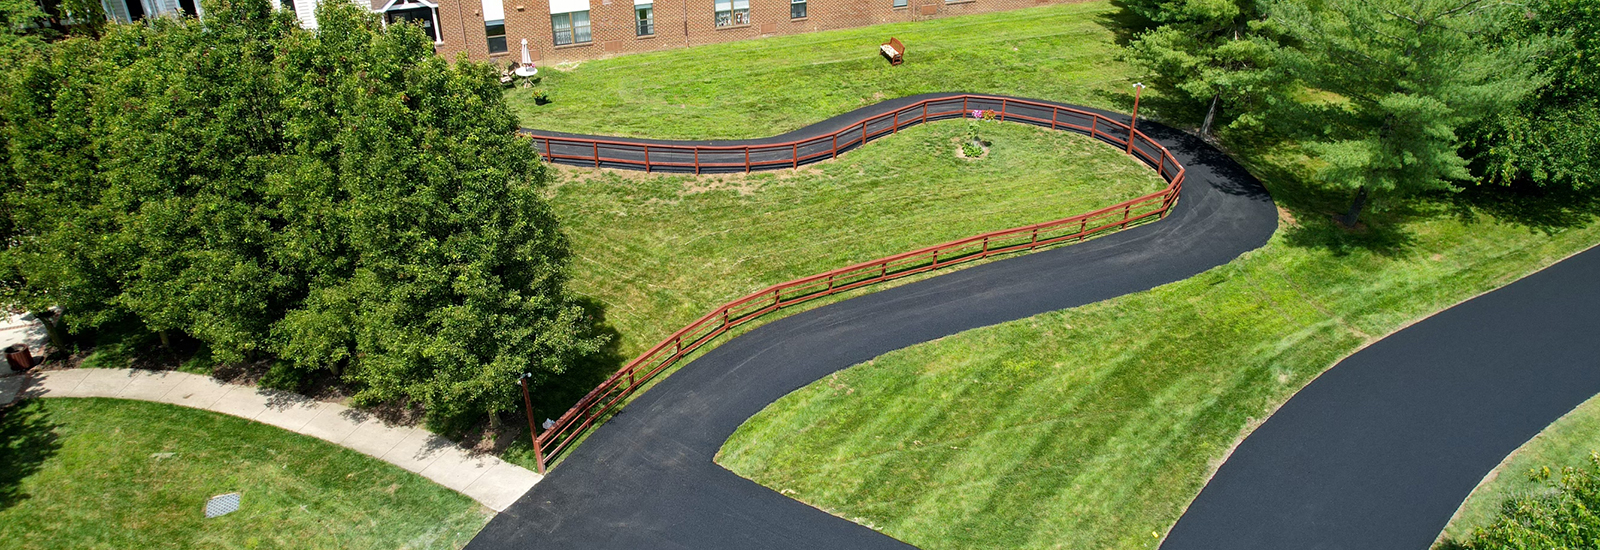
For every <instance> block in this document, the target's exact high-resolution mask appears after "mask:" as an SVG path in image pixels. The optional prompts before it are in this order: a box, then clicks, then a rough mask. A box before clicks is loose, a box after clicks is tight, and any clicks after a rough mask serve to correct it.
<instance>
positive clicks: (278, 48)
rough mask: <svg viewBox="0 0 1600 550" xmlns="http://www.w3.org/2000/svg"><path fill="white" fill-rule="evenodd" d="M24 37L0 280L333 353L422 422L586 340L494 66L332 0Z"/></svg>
mask: <svg viewBox="0 0 1600 550" xmlns="http://www.w3.org/2000/svg"><path fill="white" fill-rule="evenodd" d="M204 9H205V12H206V13H207V14H208V17H207V18H206V20H205V21H204V22H203V23H202V22H199V21H196V20H194V19H192V18H171V17H163V18H152V19H151V20H148V21H146V22H142V23H139V24H132V25H111V26H108V27H107V28H106V30H105V33H104V35H103V36H102V37H100V38H98V39H94V38H88V37H80V38H69V39H66V40H59V41H55V42H53V43H50V44H48V45H47V46H45V47H41V48H39V49H38V51H37V52H36V53H35V54H33V55H30V56H28V57H27V58H26V60H25V61H24V62H22V63H20V64H19V65H18V66H17V67H16V68H14V69H13V70H11V71H9V74H7V75H6V76H7V78H6V79H5V82H4V83H0V101H3V103H0V132H3V134H0V140H3V143H4V145H5V151H6V153H5V154H6V155H7V157H6V158H5V160H6V162H7V170H6V171H5V172H4V175H3V176H0V177H4V178H6V179H5V181H4V183H5V185H6V188H7V191H6V196H5V200H4V205H3V207H4V211H5V214H6V216H5V220H4V223H5V224H6V225H5V226H4V228H5V230H6V231H7V237H8V239H7V243H6V246H5V249H4V250H3V251H0V267H3V268H4V269H5V272H4V273H5V285H6V289H7V298H8V299H9V301H11V302H12V303H13V304H17V305H22V306H25V307H28V308H30V309H34V310H38V309H40V308H43V307H48V306H53V305H59V306H62V307H63V308H64V309H65V310H66V311H67V316H66V320H67V322H68V325H69V326H71V327H72V328H73V329H74V330H90V329H94V328H97V327H102V326H105V325H108V324H111V323H126V322H130V321H131V322H135V323H137V324H138V325H139V326H142V327H144V328H145V329H148V330H150V331H155V332H159V333H161V334H162V335H163V337H164V338H165V337H166V335H168V334H181V335H187V336H189V337H192V338H194V339H196V340H198V341H200V342H203V343H204V345H205V347H206V348H207V349H208V351H209V352H210V353H211V354H212V356H213V357H215V358H216V359H217V360H219V361H224V362H246V361H250V362H264V363H268V364H273V365H275V366H274V367H273V372H272V375H271V379H276V380H280V381H290V382H292V381H294V380H296V379H298V378H300V375H301V374H303V373H307V372H312V371H315V370H318V369H329V370H331V371H334V372H336V373H339V374H340V375H341V376H342V377H343V379H344V380H346V381H347V382H349V383H350V384H351V385H352V386H353V387H354V389H355V390H356V392H355V394H354V397H355V400H356V401H357V402H358V403H366V404H370V403H377V402H390V401H408V402H413V403H418V404H421V405H422V406H423V407H424V408H425V410H426V412H427V415H428V416H427V419H428V420H429V422H430V424H432V425H433V426H434V427H436V428H444V429H451V428H459V427H461V425H462V424H463V423H464V422H470V421H472V420H474V419H476V418H481V416H482V415H483V414H485V413H495V412H500V411H506V410H511V409H514V408H515V407H516V406H517V402H518V401H519V398H518V397H519V396H518V395H517V388H516V380H517V375H518V374H520V373H522V372H532V373H534V375H535V382H538V381H541V380H543V379H545V378H547V377H549V376H551V375H554V374H558V373H560V372H562V371H563V370H564V369H565V368H566V366H567V365H568V364H570V363H571V362H572V361H573V360H574V359H575V358H576V357H578V356H580V355H583V354H586V353H590V352H592V351H594V350H595V349H597V348H598V346H599V344H600V343H601V342H600V338H599V337H596V336H592V335H591V331H590V328H589V323H588V321H587V320H586V316H585V314H584V312H583V311H582V309H581V308H580V307H578V306H577V305H575V303H574V302H573V301H572V300H571V299H569V297H568V296H567V295H566V293H565V291H564V289H563V286H564V283H565V279H566V269H565V268H566V263H567V256H568V252H567V248H566V240H565V239H564V238H563V236H562V235H561V233H560V231H559V229H558V227H557V223H556V220H555V218H554V217H553V215H552V214H551V211H550V209H549V206H548V204H546V202H545V200H544V198H543V195H542V188H543V186H544V185H545V184H546V182H547V181H548V179H549V174H548V172H547V170H546V168H545V166H544V165H543V164H542V163H541V162H540V161H539V160H538V156H537V153H536V151H535V149H534V148H533V147H532V145H531V144H530V143H529V142H528V141H527V140H526V139H524V138H520V137H518V136H517V135H516V129H517V123H516V119H515V117H514V116H513V115H512V114H511V112H510V110H509V109H508V108H507V106H506V104H505V103H504V100H503V98H502V97H501V89H500V87H499V83H498V79H497V76H498V74H497V73H496V72H495V71H494V70H493V69H492V68H491V67H489V66H487V65H484V64H479V63H472V62H468V61H465V60H460V61H457V62H455V63H451V62H448V61H446V60H444V59H441V58H439V57H437V56H435V55H434V52H433V44H432V42H431V40H429V39H428V38H427V37H426V36H424V34H423V33H422V32H421V31H420V30H419V29H417V28H415V27H414V26H410V25H392V26H388V27H387V28H385V27H384V26H383V25H381V24H380V23H379V22H378V21H377V20H376V19H375V17H374V16H373V15H371V14H370V13H366V11H365V10H362V9H360V8H358V7H356V6H353V5H350V4H348V3H341V2H327V3H323V4H322V5H321V6H320V7H319V8H318V22H319V27H320V28H319V29H318V30H317V31H315V32H313V31H306V30H304V29H301V28H300V27H299V26H298V25H296V24H295V21H294V20H293V19H292V17H290V16H289V15H288V14H286V13H283V12H276V11H274V10H273V9H272V7H271V5H270V4H268V3H267V2H266V0H219V1H215V2H210V1H208V2H207V3H206V4H205V8H204Z"/></svg>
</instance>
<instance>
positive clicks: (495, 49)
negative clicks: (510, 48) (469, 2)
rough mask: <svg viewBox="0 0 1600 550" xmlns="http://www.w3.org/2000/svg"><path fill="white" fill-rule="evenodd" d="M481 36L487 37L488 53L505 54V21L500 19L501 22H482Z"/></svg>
mask: <svg viewBox="0 0 1600 550" xmlns="http://www.w3.org/2000/svg"><path fill="white" fill-rule="evenodd" d="M483 34H484V36H487V37H489V53H491V54H496V53H506V51H507V48H506V22H505V20H503V19H502V20H499V21H484V22H483Z"/></svg>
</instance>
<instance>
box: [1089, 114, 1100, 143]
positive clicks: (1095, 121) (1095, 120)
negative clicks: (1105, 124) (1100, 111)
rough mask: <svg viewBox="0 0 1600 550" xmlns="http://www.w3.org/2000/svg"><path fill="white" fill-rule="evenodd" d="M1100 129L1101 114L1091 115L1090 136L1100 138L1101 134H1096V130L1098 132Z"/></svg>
mask: <svg viewBox="0 0 1600 550" xmlns="http://www.w3.org/2000/svg"><path fill="white" fill-rule="evenodd" d="M1099 130H1100V116H1099V115H1094V116H1090V117H1089V137H1092V138H1099V137H1100V136H1099V135H1096V134H1095V132H1098V131H1099Z"/></svg>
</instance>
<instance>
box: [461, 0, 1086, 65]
mask: <svg viewBox="0 0 1600 550" xmlns="http://www.w3.org/2000/svg"><path fill="white" fill-rule="evenodd" d="M491 1H493V0H491ZM503 1H504V2H505V17H506V44H507V47H508V49H509V51H508V52H506V53H504V54H496V55H493V56H491V55H489V49H488V45H487V42H486V39H485V36H484V25H483V15H482V10H483V8H482V3H481V2H482V0H438V4H439V27H440V35H441V39H442V41H443V43H442V44H440V45H439V46H438V47H437V51H438V52H439V54H440V55H444V56H448V57H450V58H452V59H454V58H455V56H456V55H458V54H460V53H462V52H465V53H466V54H467V56H468V57H470V58H472V59H476V60H486V59H492V60H494V61H496V62H508V61H518V60H520V59H521V41H522V39H524V38H526V39H528V53H529V55H530V56H531V57H532V58H533V59H534V61H536V62H538V63H539V64H540V65H545V64H549V63H555V62H560V61H576V60H583V59H595V58H600V57H609V56H613V55H618V54H626V53H636V52H645V51H653V50H664V49H669V48H681V47H685V46H697V45H701V44H712V43H718V42H731V41H734V40H744V39H748V38H759V37H763V36H778V35H785V34H797V33H803V32H812V31H819V30H828V29H842V28H849V27H860V26H865V25H874V24H878V23H890V22H896V21H918V20H924V19H934V18H939V17H947V16H953V15H965V14H973V13H987V12H995V11H1004V10H1012V9H1018V8H1025V7H1030V6H1037V5H1041V4H1056V3H1067V2H1073V1H1082V0H960V1H957V2H946V1H945V0H907V6H906V7H901V8H896V7H893V4H892V3H893V1H894V0H808V1H807V6H806V7H807V10H806V11H807V14H806V17H805V18H803V19H790V18H789V14H790V0H749V1H750V24H748V25H737V26H730V27H721V28H719V27H717V26H716V25H715V21H714V13H713V12H714V8H713V5H714V4H713V2H714V1H715V0H655V3H654V8H655V34H654V35H652V36H646V37H640V36H636V35H635V24H634V19H635V16H634V5H633V0H590V1H589V20H590V32H591V34H592V35H593V40H592V41H590V42H588V43H584V44H571V45H564V46H556V45H555V42H554V39H553V32H552V29H551V26H550V3H549V0H503ZM884 39H888V37H887V36H885V37H884ZM907 48H908V49H910V50H912V53H913V55H914V54H915V49H916V46H915V45H914V44H913V45H909V46H907Z"/></svg>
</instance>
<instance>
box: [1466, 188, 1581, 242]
mask: <svg viewBox="0 0 1600 550" xmlns="http://www.w3.org/2000/svg"><path fill="white" fill-rule="evenodd" d="M1451 198H1452V200H1451V204H1450V206H1451V208H1452V211H1453V212H1454V213H1455V214H1456V215H1457V216H1458V217H1460V218H1461V219H1462V220H1463V221H1465V222H1472V221H1475V220H1476V219H1477V218H1478V215H1479V214H1480V213H1481V214H1487V215H1489V216H1492V217H1494V218H1495V219H1498V220H1501V221H1505V222H1508V223H1513V224H1517V225H1521V226H1525V227H1527V228H1529V229H1531V230H1534V231H1538V232H1541V233H1544V234H1546V235H1549V234H1553V233H1556V232H1559V231H1561V230H1563V229H1569V228H1574V227H1582V226H1585V225H1588V224H1589V223H1591V222H1593V221H1594V220H1595V218H1596V217H1600V194H1596V193H1584V192H1580V191H1574V190H1572V189H1571V188H1568V187H1556V188H1542V187H1538V186H1536V185H1531V184H1519V185H1514V186H1510V187H1501V186H1492V185H1475V186H1471V187H1468V188H1466V189H1464V190H1462V191H1461V192H1460V193H1455V194H1454V195H1453V196H1452V197H1451Z"/></svg>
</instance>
